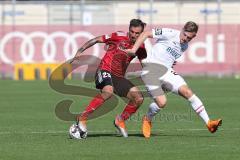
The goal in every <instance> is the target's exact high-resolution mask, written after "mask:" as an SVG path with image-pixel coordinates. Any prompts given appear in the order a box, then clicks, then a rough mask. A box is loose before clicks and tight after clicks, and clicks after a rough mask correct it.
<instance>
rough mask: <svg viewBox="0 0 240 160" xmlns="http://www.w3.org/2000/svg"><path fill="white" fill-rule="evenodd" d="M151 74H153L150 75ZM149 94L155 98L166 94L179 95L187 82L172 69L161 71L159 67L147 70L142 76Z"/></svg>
mask: <svg viewBox="0 0 240 160" xmlns="http://www.w3.org/2000/svg"><path fill="white" fill-rule="evenodd" d="M150 73H151V74H150ZM141 77H142V80H143V82H144V83H145V86H146V88H147V90H148V92H149V93H150V94H151V95H152V96H153V97H156V96H160V95H163V94H165V93H166V92H173V93H175V94H178V90H179V88H180V87H181V86H182V85H186V82H185V80H184V79H183V78H182V77H181V76H180V75H178V74H177V73H176V72H175V71H174V70H173V69H172V68H170V69H166V70H164V69H162V70H161V71H160V70H159V67H157V68H154V67H152V66H151V69H149V68H147V70H146V68H145V70H143V73H142V75H141Z"/></svg>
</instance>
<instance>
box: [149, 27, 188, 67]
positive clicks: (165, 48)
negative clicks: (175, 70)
mask: <svg viewBox="0 0 240 160" xmlns="http://www.w3.org/2000/svg"><path fill="white" fill-rule="evenodd" d="M152 34H153V38H155V39H156V44H155V45H154V46H153V48H152V50H151V52H150V53H148V55H147V58H146V60H145V62H147V63H157V64H162V65H164V66H166V67H167V68H171V67H172V65H173V63H174V61H176V59H178V58H179V57H181V55H182V54H183V52H184V51H185V50H186V49H187V48H188V43H184V44H180V31H178V30H174V29H169V28H156V29H152Z"/></svg>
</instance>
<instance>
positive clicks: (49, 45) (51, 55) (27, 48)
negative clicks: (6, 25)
mask: <svg viewBox="0 0 240 160" xmlns="http://www.w3.org/2000/svg"><path fill="white" fill-rule="evenodd" d="M37 38H38V39H39V38H41V39H42V41H43V42H42V44H41V46H37V45H39V44H37V43H34V39H37ZM57 38H63V39H64V44H63V45H62V44H61V45H60V44H58V43H57V41H56V39H57ZM77 38H85V39H92V38H94V36H93V35H92V34H90V33H89V32H84V31H82V32H74V33H72V34H69V33H67V32H63V31H56V32H52V33H51V34H49V33H46V32H42V31H36V32H31V33H24V32H20V31H15V32H10V33H8V34H6V35H4V36H3V37H2V38H1V39H0V61H2V62H4V63H7V64H14V60H13V58H10V56H9V55H12V54H11V52H14V53H13V54H19V55H20V57H21V62H27V63H31V62H34V55H35V54H37V53H39V52H40V53H41V55H42V58H43V59H42V60H43V62H47V63H52V62H55V61H56V55H57V54H58V51H59V49H58V48H62V50H63V55H64V58H65V59H70V58H72V57H73V56H74V55H75V52H76V51H77V49H78V48H79V47H80V46H78V44H77ZM14 39H20V40H21V42H20V43H18V41H17V45H18V46H19V47H17V48H15V49H14V51H13V49H12V50H11V49H9V47H7V46H9V45H12V48H14V47H15V43H10V42H14ZM39 47H40V50H37V48H39ZM70 50H71V51H70ZM16 52H17V53H16ZM69 52H71V53H69ZM99 53H100V49H99V45H94V46H93V54H92V55H94V56H97V57H98V56H99Z"/></svg>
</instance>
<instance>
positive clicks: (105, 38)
mask: <svg viewBox="0 0 240 160" xmlns="http://www.w3.org/2000/svg"><path fill="white" fill-rule="evenodd" d="M113 37H114V33H111V34H105V35H102V39H103V42H104V43H107V42H109V41H112V39H113Z"/></svg>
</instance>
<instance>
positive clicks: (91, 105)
mask: <svg viewBox="0 0 240 160" xmlns="http://www.w3.org/2000/svg"><path fill="white" fill-rule="evenodd" d="M104 101H105V100H104V99H103V97H102V96H101V95H100V94H98V95H96V96H95V97H94V98H93V99H92V101H91V102H90V103H89V105H88V106H87V107H86V108H85V110H84V112H83V113H82V114H81V118H80V119H81V120H87V117H88V115H89V114H91V113H92V112H93V111H94V110H96V109H97V108H98V107H100V106H101V105H102V104H103V103H104Z"/></svg>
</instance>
